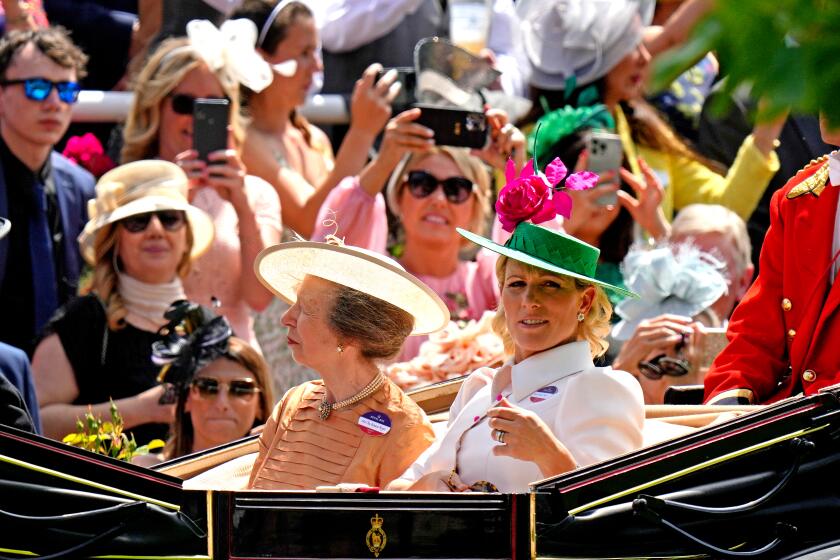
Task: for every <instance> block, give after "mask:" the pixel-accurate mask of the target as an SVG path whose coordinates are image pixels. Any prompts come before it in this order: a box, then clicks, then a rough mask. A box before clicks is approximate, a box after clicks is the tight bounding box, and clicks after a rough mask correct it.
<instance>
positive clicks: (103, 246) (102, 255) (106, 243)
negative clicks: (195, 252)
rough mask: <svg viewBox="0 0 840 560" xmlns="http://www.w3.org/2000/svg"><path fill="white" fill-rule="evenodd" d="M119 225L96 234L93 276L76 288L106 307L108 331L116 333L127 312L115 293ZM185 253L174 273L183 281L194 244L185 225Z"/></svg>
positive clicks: (109, 226) (123, 323)
mask: <svg viewBox="0 0 840 560" xmlns="http://www.w3.org/2000/svg"><path fill="white" fill-rule="evenodd" d="M118 224H119V223H113V224H108V225H106V226H104V227H102V228H101V229H100V230H99V231H97V232H96V239H95V240H94V242H93V254H94V259H95V261H94V265H93V273H92V274H91V275H90V276H88V277H87V280H86V281H85V282H84V283H83V284H82V285H81V286H80V287H79V293H80V294H82V295H85V294H89V293H91V292H92V293H94V294H96V295H97V296H98V297H99V299H100V300H101V301H102V303H103V304H104V305H105V316H106V318H107V321H108V328H110V329H111V330H112V331H117V330H120V329H122V328H124V327H125V325H126V323H125V316H126V315H127V314H128V311H127V310H126V308H125V304H124V303H123V300H122V297H121V296H120V292H119V290H117V270H116V266H117V258H118V256H119V255H118V254H117V253H118V251H117V242H118V240H119V231H120V228H119V227H118ZM186 230H187V250H186V251H184V255H183V257H181V261H180V262H179V263H178V268H177V273H178V276H179V277H181V278H185V277H186V276H187V274H189V272H190V263H191V262H192V261H191V257H190V254H191V252H192V245H193V236H192V229H191V228H190V227H189V226H187V227H186Z"/></svg>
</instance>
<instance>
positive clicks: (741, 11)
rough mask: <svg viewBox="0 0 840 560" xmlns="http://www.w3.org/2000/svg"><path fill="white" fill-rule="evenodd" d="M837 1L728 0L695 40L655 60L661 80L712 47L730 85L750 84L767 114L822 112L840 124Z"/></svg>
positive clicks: (698, 29) (839, 9)
mask: <svg viewBox="0 0 840 560" xmlns="http://www.w3.org/2000/svg"><path fill="white" fill-rule="evenodd" d="M838 26H840V2H837V1H836V0H773V1H772V2H771V1H768V0H737V1H736V0H723V1H719V2H717V3H716V7H715V9H714V10H713V12H712V13H711V15H710V16H709V17H708V18H707V19H706V20H704V21H702V22H701V23H700V24H699V25H698V26H697V27H696V28H695V30H694V33H693V34H692V37H691V38H690V39H689V41H687V42H686V43H685V44H684V45H683V46H682V47H680V48H679V49H676V50H675V51H674V52H671V53H666V54H665V55H663V56H662V57H661V60H660V62H658V63H657V68H656V74H655V77H656V83H657V84H663V83H669V82H670V81H671V80H672V79H673V78H675V77H676V76H677V75H679V73H680V72H681V71H682V70H685V69H686V68H687V67H689V66H690V65H691V64H693V63H694V62H695V61H696V60H697V59H699V57H700V56H702V55H703V54H704V53H705V52H707V51H714V52H715V53H716V54H717V56H718V59H719V60H720V62H721V71H722V73H723V74H724V75H726V76H728V79H727V83H726V88H727V89H728V90H729V91H730V92H731V91H734V90H735V88H737V87H739V86H741V85H743V84H749V85H751V87H752V95H753V97H754V98H756V99H758V98H763V99H764V100H766V101H767V102H768V104H767V106H766V107H764V110H763V115H759V117H762V116H772V115H774V114H778V113H779V112H781V111H783V110H784V109H785V108H786V107H791V108H793V109H794V110H795V111H801V112H806V113H811V114H816V113H817V112H819V111H821V110H822V111H824V112H825V114H826V115H827V116H828V117H829V119H830V120H831V121H832V122H834V123H838V124H840V96H838V95H837V93H838V92H840V35H838V34H837V32H836V30H837V29H838Z"/></svg>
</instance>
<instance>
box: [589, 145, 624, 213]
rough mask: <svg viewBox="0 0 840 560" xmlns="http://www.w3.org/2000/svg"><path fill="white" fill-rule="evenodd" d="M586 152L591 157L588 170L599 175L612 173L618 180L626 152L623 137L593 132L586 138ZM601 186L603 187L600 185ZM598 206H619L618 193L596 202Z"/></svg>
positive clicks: (612, 193)
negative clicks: (622, 142)
mask: <svg viewBox="0 0 840 560" xmlns="http://www.w3.org/2000/svg"><path fill="white" fill-rule="evenodd" d="M586 150H587V154H588V157H589V160H588V163H587V170H589V171H592V172H593V173H597V174H599V175H601V174H603V173H605V172H608V171H611V172H613V173H614V174H615V177H616V179H617V178H618V171H619V169H620V168H621V161H622V159H623V157H624V151H623V148H622V145H621V137H620V136H619V135H618V134H613V133H612V132H604V131H602V130H591V131H590V132H589V134H587V136H586ZM599 186H601V185H599ZM595 203H596V204H597V205H598V206H610V205H615V204H618V199H617V196H616V191H615V190H612V191H611V192H609V193H607V194H604V195H603V196H601V197H599V198H598V199H597V200H596V202H595Z"/></svg>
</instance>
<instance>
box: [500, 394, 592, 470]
mask: <svg viewBox="0 0 840 560" xmlns="http://www.w3.org/2000/svg"><path fill="white" fill-rule="evenodd" d="M487 416H488V417H489V419H490V420H489V425H490V427H491V428H493V431H492V432H490V433H491V435H492V437H494V440H495V441H497V442H498V436H499V431H501V432H503V436H502V440H503V441H501V442H499V443H501V445H497V446H495V447H494V448H493V454H494V455H500V456H505V457H512V458H514V459H519V460H520V461H529V462H531V463H536V465H537V466H538V467H539V468H540V471H541V472H542V474H543V475H544V476H553V475H556V474H560V473H564V472H568V471H571V470H573V469H575V468H576V467H577V463H576V462H575V459H574V457H572V454H571V453H569V450H568V449H566V447H565V446H564V445H563V444H562V443H560V441H558V440H557V438H556V437H554V434H553V433H552V432H551V429H550V428H549V427H548V426H547V425H546V423H545V422H543V421H542V419H541V418H540V417H539V416H537V415H536V414H535V413H534V412H532V411H530V410H525V409H524V408H519V407H516V406H513V405H512V404H510V402H508V400H507V399H505V398H503V399H502V400H500V401H499V404H498V405H497V406H495V407H493V408H491V409H490V410H488V411H487Z"/></svg>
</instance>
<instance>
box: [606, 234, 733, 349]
mask: <svg viewBox="0 0 840 560" xmlns="http://www.w3.org/2000/svg"><path fill="white" fill-rule="evenodd" d="M723 267H724V265H723V263H722V262H721V261H719V260H718V259H716V258H715V257H713V256H712V255H710V254H709V253H705V252H703V251H700V250H699V249H698V248H697V247H695V246H693V245H679V246H678V247H677V248H676V252H675V248H673V247H662V248H659V249H654V250H641V249H634V250H632V251H630V252H629V253H628V254H627V256H626V257H625V259H624V262H623V263H622V264H621V269H622V273H623V275H624V281H625V284H626V285H627V287H628V288H630V289H631V290H633V291H634V292H636V293H638V294H639V299H637V300H629V299H627V300H624V301H622V302H621V303H619V304H618V305H617V306H616V308H615V312H616V314H617V315H618V316H619V317H621V320H620V321H619V322H618V323H616V325H615V326H614V327H613V332H612V336H613V338H615V339H616V340H627V339H629V338H630V337H631V336H633V332H634V331H635V330H636V327H637V326H638V325H639V323H640V322H641V321H643V320H645V319H650V318H652V317H657V316H659V315H663V314H665V313H669V314H673V315H684V316H686V317H693V316H695V315H697V314H698V313H700V312H701V311H703V310H704V309H706V308H707V307H709V306H710V305H712V304H713V303H714V302H715V301H717V300H718V298H719V297H720V296H722V295H723V294H725V293H726V290H727V284H726V279H725V278H724V276H723V274H722V272H721V271H722V270H723Z"/></svg>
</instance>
